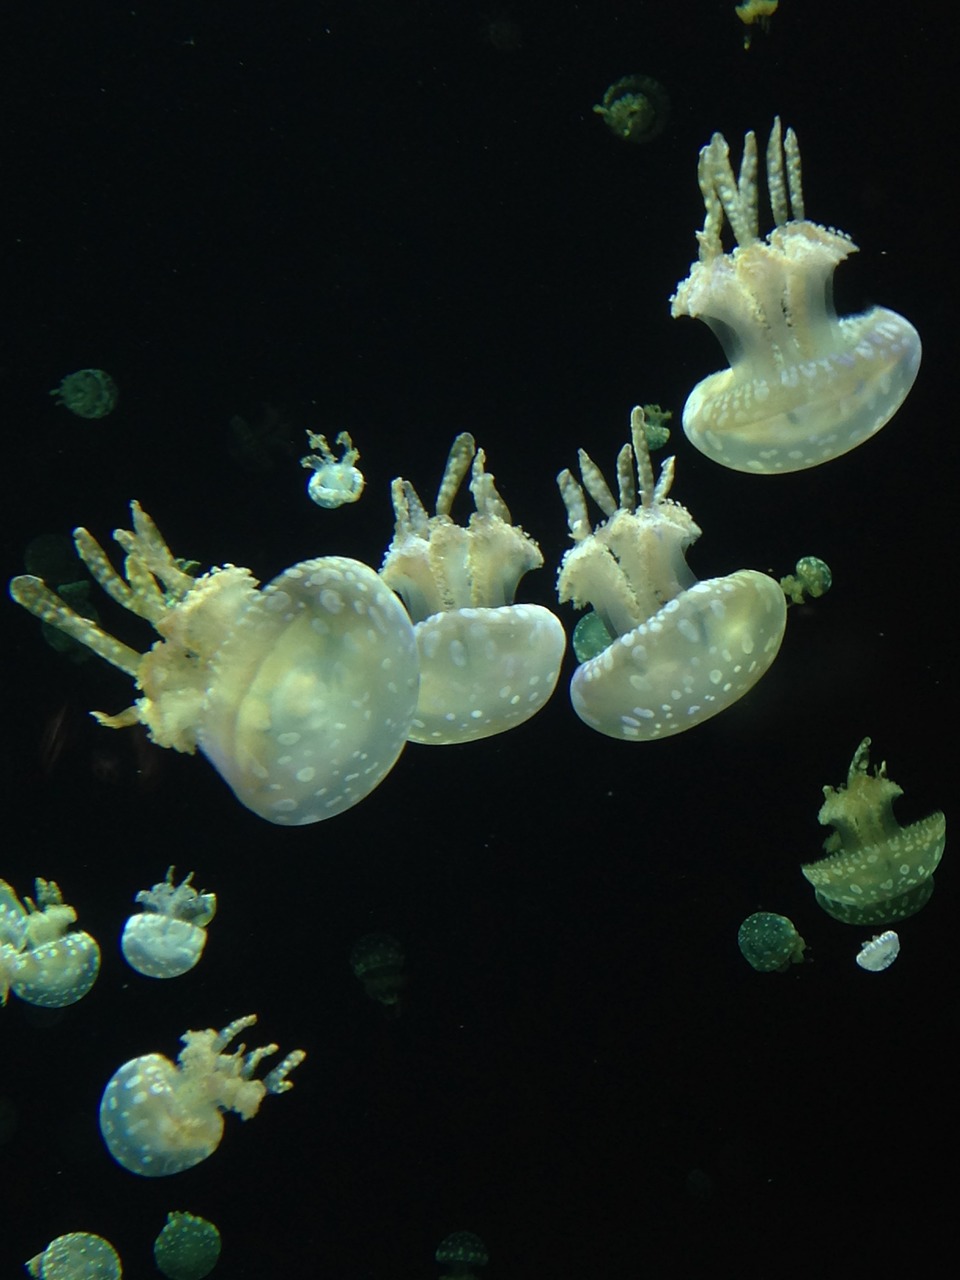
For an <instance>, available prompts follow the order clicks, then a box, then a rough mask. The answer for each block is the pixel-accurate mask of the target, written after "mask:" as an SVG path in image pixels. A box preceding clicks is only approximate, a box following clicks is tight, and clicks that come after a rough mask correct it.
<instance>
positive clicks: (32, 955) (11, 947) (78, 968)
mask: <svg viewBox="0 0 960 1280" xmlns="http://www.w3.org/2000/svg"><path fill="white" fill-rule="evenodd" d="M35 893H36V899H33V898H27V897H24V900H23V901H24V903H25V904H26V905H25V906H24V905H22V904H21V903H20V900H19V899H18V898H17V895H16V894H15V893H14V891H13V889H12V888H11V887H10V885H8V884H7V882H6V881H5V880H0V1004H6V1003H7V994H8V992H10V991H12V992H13V994H14V995H15V996H18V997H19V998H20V999H21V1000H24V1001H26V1003H27V1004H35V1005H39V1006H40V1007H41V1008H43V1009H63V1008H65V1007H66V1006H67V1005H69V1004H76V1002H77V1001H78V1000H82V999H83V997H84V996H85V995H86V994H87V992H88V991H89V990H90V988H91V987H92V986H93V984H94V983H95V982H96V980H97V974H98V973H99V972H100V948H99V947H98V946H97V943H96V941H95V940H94V939H93V938H91V936H90V934H89V933H83V932H82V931H81V930H79V929H76V930H71V929H70V926H71V925H72V924H74V923H75V922H76V919H77V913H76V911H75V910H74V909H73V907H70V906H68V905H67V904H66V903H65V902H64V900H63V895H62V894H61V892H60V887H59V885H57V884H56V883H55V882H54V881H53V880H40V879H38V880H37V881H36V888H35Z"/></svg>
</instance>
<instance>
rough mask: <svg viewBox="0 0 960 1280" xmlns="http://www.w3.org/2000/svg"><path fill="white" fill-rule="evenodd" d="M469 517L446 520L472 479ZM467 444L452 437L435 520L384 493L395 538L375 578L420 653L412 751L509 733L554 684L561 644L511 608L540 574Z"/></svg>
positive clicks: (550, 623)
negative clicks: (531, 573)
mask: <svg viewBox="0 0 960 1280" xmlns="http://www.w3.org/2000/svg"><path fill="white" fill-rule="evenodd" d="M471 462H472V464H473V466H472V472H471V480H470V493H471V494H472V496H473V501H474V504H475V507H476V510H475V511H474V513H473V514H472V515H471V516H470V520H469V523H468V524H467V525H466V526H463V525H458V524H457V523H456V522H455V521H454V520H453V518H452V517H451V515H450V510H451V508H452V506H453V500H454V498H455V497H456V495H457V490H458V489H459V487H460V484H461V482H462V481H463V479H464V477H465V476H466V474H467V472H468V471H470V470H471ZM484 462H485V456H484V452H483V450H482V449H480V450H479V451H477V448H476V445H475V444H474V440H473V437H472V436H471V435H468V434H467V433H466V432H464V433H463V434H462V435H459V436H457V438H456V440H454V442H453V447H452V448H451V450H450V456H449V457H448V459H447V465H446V469H445V470H444V473H443V479H442V481H441V482H440V490H439V492H438V494H437V505H436V515H433V516H428V515H427V512H426V509H425V508H424V505H423V503H422V502H421V501H420V498H419V496H418V494H417V491H416V490H415V489H414V487H413V485H412V484H410V483H409V481H407V480H402V479H397V480H394V482H393V487H392V498H393V509H394V512H395V514H396V531H395V533H394V538H393V542H392V543H391V544H390V547H389V549H388V551H387V554H386V557H385V559H384V562H383V567H382V569H381V570H380V576H381V577H382V578H383V581H384V582H386V583H387V585H388V586H390V587H392V588H393V590H394V591H396V592H397V594H398V595H399V596H400V597H401V598H402V600H403V602H404V604H405V605H406V606H407V611H408V613H409V614H410V617H411V619H412V620H413V622H414V628H415V631H416V636H417V648H418V650H419V653H420V697H419V701H418V702H417V710H416V714H415V716H414V719H413V725H412V727H411V730H410V739H411V741H412V742H423V743H432V744H446V743H453V742H471V741H473V740H474V739H476V738H488V737H490V736H491V735H493V734H497V733H503V732H505V731H506V730H507V729H513V728H515V727H516V726H517V725H519V724H523V722H524V721H525V720H529V719H530V717H531V716H532V715H535V714H536V712H538V711H539V710H540V708H541V707H542V706H543V705H544V703H545V702H546V701H547V699H548V698H549V697H550V695H551V694H552V693H553V690H554V687H555V685H556V683H557V677H558V675H559V674H560V663H561V661H562V660H563V652H564V649H565V647H566V638H565V636H564V631H563V627H562V626H561V625H560V622H559V620H558V619H557V618H556V617H555V616H554V614H552V613H551V612H550V610H549V609H545V608H543V606H542V605H536V604H514V603H513V600H514V595H515V594H516V590H517V583H518V582H519V581H520V579H521V578H522V577H523V575H524V574H525V573H526V572H527V570H528V569H538V568H539V567H540V566H541V565H542V564H543V556H542V555H541V554H540V548H539V547H538V546H537V544H536V543H535V542H534V540H533V539H532V538H531V537H530V536H529V535H528V534H526V533H524V531H523V530H522V529H521V528H519V526H517V525H514V524H513V523H512V520H511V516H510V512H509V510H508V509H507V505H506V503H505V502H504V501H503V499H502V498H501V496H500V494H499V493H498V492H497V488H496V485H495V484H494V479H493V476H492V475H490V474H489V473H488V472H487V471H485V470H484Z"/></svg>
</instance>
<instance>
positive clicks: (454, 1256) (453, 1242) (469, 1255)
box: [434, 1231, 489, 1280]
mask: <svg viewBox="0 0 960 1280" xmlns="http://www.w3.org/2000/svg"><path fill="white" fill-rule="evenodd" d="M434 1256H435V1257H436V1260H437V1262H439V1263H440V1265H441V1266H442V1267H443V1273H442V1274H443V1275H444V1276H446V1277H448V1280H478V1272H479V1271H480V1269H481V1268H482V1267H485V1266H486V1265H487V1263H488V1261H489V1257H488V1255H487V1246H486V1245H485V1244H484V1243H483V1241H482V1240H481V1239H480V1237H479V1236H477V1235H474V1233H473V1232H472V1231H454V1232H453V1233H452V1234H451V1235H449V1236H446V1237H444V1239H443V1240H441V1241H440V1243H439V1244H438V1245H437V1252H436V1254H435V1255H434Z"/></svg>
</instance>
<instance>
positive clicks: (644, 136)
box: [593, 76, 670, 142]
mask: <svg viewBox="0 0 960 1280" xmlns="http://www.w3.org/2000/svg"><path fill="white" fill-rule="evenodd" d="M593 109H594V111H595V112H596V113H597V115H598V116H602V117H603V122H604V124H605V125H606V126H607V128H608V129H609V130H610V132H611V133H613V134H615V135H616V136H617V137H618V138H622V139H623V141H624V142H649V141H650V140H651V138H655V137H656V136H657V135H658V134H659V133H662V132H663V128H664V125H665V124H666V123H667V116H668V115H669V114H670V99H669V98H668V97H667V91H666V90H665V89H664V87H663V85H662V84H660V83H658V81H656V80H654V79H652V78H651V77H650V76H624V77H623V78H622V79H621V80H617V81H615V82H614V83H613V84H612V85H611V86H610V88H609V89H608V90H607V91H606V93H605V94H604V95H603V101H602V102H601V103H598V104H597V105H596V106H595V107H594V108H593Z"/></svg>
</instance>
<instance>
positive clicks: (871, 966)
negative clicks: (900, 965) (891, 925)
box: [857, 929, 900, 973]
mask: <svg viewBox="0 0 960 1280" xmlns="http://www.w3.org/2000/svg"><path fill="white" fill-rule="evenodd" d="M899 954H900V939H899V937H898V936H897V935H896V934H895V933H894V931H893V930H892V929H887V930H886V931H885V932H884V933H878V934H876V935H875V936H874V937H873V938H872V939H871V940H870V941H869V942H865V943H864V944H863V950H862V951H861V952H860V953H859V955H858V956H857V964H858V965H859V966H860V968H861V969H867V970H868V971H869V972H870V973H882V971H883V970H884V969H889V968H890V966H891V965H892V964H893V962H894V960H896V958H897V956H898V955H899Z"/></svg>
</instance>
